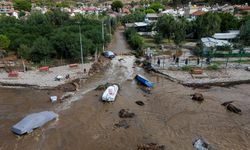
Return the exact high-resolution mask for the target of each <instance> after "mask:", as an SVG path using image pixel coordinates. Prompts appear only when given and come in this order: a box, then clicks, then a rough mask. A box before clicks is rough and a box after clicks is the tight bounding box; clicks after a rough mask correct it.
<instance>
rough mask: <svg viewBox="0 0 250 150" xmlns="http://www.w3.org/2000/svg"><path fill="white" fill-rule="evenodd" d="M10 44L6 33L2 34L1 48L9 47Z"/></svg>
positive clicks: (0, 38)
mask: <svg viewBox="0 0 250 150" xmlns="http://www.w3.org/2000/svg"><path fill="white" fill-rule="evenodd" d="M9 45H10V40H9V38H8V37H7V36H6V35H3V34H0V50H4V49H6V48H8V47H9Z"/></svg>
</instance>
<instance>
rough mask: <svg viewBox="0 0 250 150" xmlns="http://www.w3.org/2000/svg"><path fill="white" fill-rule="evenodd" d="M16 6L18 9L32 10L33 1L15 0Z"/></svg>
mask: <svg viewBox="0 0 250 150" xmlns="http://www.w3.org/2000/svg"><path fill="white" fill-rule="evenodd" d="M14 8H15V9H16V10H19V11H21V10H24V11H30V10H31V1H28V0H14Z"/></svg>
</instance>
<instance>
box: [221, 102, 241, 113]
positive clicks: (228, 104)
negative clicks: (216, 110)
mask: <svg viewBox="0 0 250 150" xmlns="http://www.w3.org/2000/svg"><path fill="white" fill-rule="evenodd" d="M233 102H234V101H228V102H224V103H222V104H221V105H223V106H225V107H226V108H227V110H228V111H231V112H234V113H236V114H240V113H241V109H239V108H237V107H236V106H234V105H233V104H232V103H233Z"/></svg>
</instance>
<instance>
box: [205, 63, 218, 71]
mask: <svg viewBox="0 0 250 150" xmlns="http://www.w3.org/2000/svg"><path fill="white" fill-rule="evenodd" d="M218 69H219V65H217V64H212V65H209V66H207V70H218Z"/></svg>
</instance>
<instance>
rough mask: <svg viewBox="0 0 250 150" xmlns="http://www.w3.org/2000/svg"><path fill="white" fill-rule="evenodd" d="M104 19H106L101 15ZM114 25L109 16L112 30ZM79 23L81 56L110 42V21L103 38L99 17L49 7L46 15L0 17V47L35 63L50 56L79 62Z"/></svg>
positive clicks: (92, 52) (91, 52)
mask: <svg viewBox="0 0 250 150" xmlns="http://www.w3.org/2000/svg"><path fill="white" fill-rule="evenodd" d="M104 22H109V21H108V20H106V18H104ZM78 23H80V24H78ZM115 25H116V23H115V22H114V20H113V21H112V19H111V29H112V28H115ZM79 26H80V28H81V32H82V34H81V35H82V43H83V51H84V57H87V56H89V55H92V54H94V52H95V50H96V49H97V50H101V46H102V44H103V43H104V44H105V45H106V44H108V42H109V41H110V35H109V34H108V31H109V24H107V25H106V26H105V27H104V41H103V40H102V23H101V20H95V19H88V18H84V17H83V16H82V15H76V16H75V17H69V16H68V14H66V13H64V12H61V11H60V10H52V11H50V12H48V13H46V14H41V13H32V14H31V15H30V16H29V17H28V18H27V19H20V20H19V19H16V18H15V17H8V16H0V35H1V36H0V44H1V46H0V49H6V50H9V51H13V52H15V53H16V54H18V56H22V57H23V58H24V59H28V60H31V61H33V62H37V63H39V62H44V61H47V60H49V59H67V60H69V61H79V60H80V44H79V43H80V38H79V36H80V35H79ZM2 41H5V42H2ZM2 45H3V46H2Z"/></svg>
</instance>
